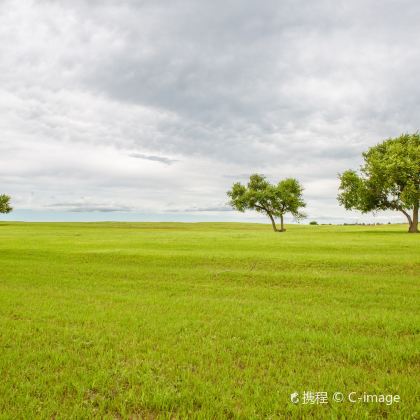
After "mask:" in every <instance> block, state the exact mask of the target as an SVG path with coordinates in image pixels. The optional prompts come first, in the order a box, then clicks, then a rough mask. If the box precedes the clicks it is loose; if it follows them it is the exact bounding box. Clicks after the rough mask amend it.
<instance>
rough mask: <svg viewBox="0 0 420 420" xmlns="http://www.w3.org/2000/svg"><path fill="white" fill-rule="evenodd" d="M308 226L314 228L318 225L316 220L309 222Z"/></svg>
mask: <svg viewBox="0 0 420 420" xmlns="http://www.w3.org/2000/svg"><path fill="white" fill-rule="evenodd" d="M309 224H310V225H313V226H316V225H317V224H318V222H317V221H316V220H312V221H311V222H309Z"/></svg>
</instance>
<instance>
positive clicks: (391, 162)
mask: <svg viewBox="0 0 420 420" xmlns="http://www.w3.org/2000/svg"><path fill="white" fill-rule="evenodd" d="M363 158H364V164H363V165H362V167H361V171H360V174H358V173H357V172H355V171H353V170H348V171H345V172H344V173H343V174H341V175H340V181H341V183H340V187H339V189H340V193H339V195H338V201H339V203H340V204H341V205H343V206H344V207H345V208H346V209H348V210H351V209H354V210H360V211H361V212H363V213H367V212H371V211H376V210H398V211H401V212H403V213H404V214H406V216H408V213H407V211H409V210H410V211H411V210H412V211H413V219H412V220H413V221H415V220H416V219H417V217H418V216H417V215H418V209H419V201H420V135H419V134H418V133H415V134H403V135H401V136H400V137H398V138H395V139H388V140H385V141H384V142H383V143H380V144H378V145H376V146H374V147H371V148H370V149H369V150H368V151H367V152H365V153H363ZM408 219H409V221H410V220H411V218H410V217H409V216H408ZM416 224H417V223H416Z"/></svg>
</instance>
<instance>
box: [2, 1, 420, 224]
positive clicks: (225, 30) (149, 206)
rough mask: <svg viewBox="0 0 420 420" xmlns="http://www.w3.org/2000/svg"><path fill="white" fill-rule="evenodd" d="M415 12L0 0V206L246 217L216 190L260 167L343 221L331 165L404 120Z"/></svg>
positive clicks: (416, 112)
mask: <svg viewBox="0 0 420 420" xmlns="http://www.w3.org/2000/svg"><path fill="white" fill-rule="evenodd" d="M419 20H420V2H418V1H417V0H378V1H374V0H353V1H347V0H346V1H339V0H331V1H327V0H264V1H261V0H211V1H210V0H207V1H205V0H125V1H124V0H71V1H64V0H63V1H60V0H38V1H35V0H19V1H16V0H10V1H8V0H0V193H8V194H10V195H12V197H13V204H14V207H15V209H16V212H15V213H14V214H12V215H11V216H10V218H15V219H22V218H23V219H28V220H31V219H32V220H38V219H39V220H41V219H43V220H45V219H48V218H50V219H51V220H54V219H57V218H62V219H66V218H67V219H68V220H77V219H79V220H94V219H98V220H101V219H120V220H124V219H127V220H134V219H141V218H144V219H145V220H147V219H148V218H153V217H155V218H158V219H162V220H171V219H173V220H211V219H214V220H256V219H254V217H255V215H253V214H249V215H237V214H236V213H234V212H231V211H227V208H226V201H227V199H226V195H225V192H226V190H227V189H229V187H230V185H231V184H232V183H233V182H234V181H237V180H239V181H245V180H246V178H247V177H248V176H249V175H250V174H251V173H254V172H259V173H263V174H266V175H267V176H268V177H269V178H270V180H272V181H276V180H279V179H281V178H284V177H296V178H298V179H299V180H300V181H301V182H302V183H303V185H304V187H305V197H306V200H307V202H308V208H307V213H308V215H309V220H310V219H318V220H324V221H327V220H329V221H334V220H337V221H338V220H349V221H350V220H354V219H353V218H358V217H359V216H358V214H357V213H348V212H345V211H344V210H343V209H341V208H340V207H339V206H338V204H337V201H336V195H337V185H338V181H337V173H339V172H342V171H343V170H345V169H347V168H351V167H354V168H357V167H358V166H359V165H360V163H361V156H360V154H361V152H362V151H363V150H365V149H366V148H367V147H368V146H370V145H373V144H375V143H377V142H379V141H380V140H382V139H385V138H387V137H392V136H396V135H398V134H400V133H402V132H411V131H416V130H417V129H419V128H420V120H419V118H420V117H419V116H420V83H419V74H420V25H419ZM395 216H396V218H397V219H398V220H399V219H400V216H399V215H395ZM2 217H4V216H2ZM384 217H385V218H386V220H388V219H389V217H390V216H388V215H385V216H384ZM397 219H395V220H397ZM390 220H392V219H390ZM401 220H403V218H401Z"/></svg>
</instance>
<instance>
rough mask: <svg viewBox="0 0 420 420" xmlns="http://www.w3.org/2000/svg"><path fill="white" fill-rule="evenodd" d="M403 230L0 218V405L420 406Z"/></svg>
mask: <svg viewBox="0 0 420 420" xmlns="http://www.w3.org/2000/svg"><path fill="white" fill-rule="evenodd" d="M406 230H407V227H406V226H402V225H392V226H388V225H387V226H298V225H291V226H288V229H287V232H286V233H274V232H272V230H271V227H270V226H269V225H260V224H240V223H197V224H182V223H11V222H0V373H1V381H0V418H5V419H6V418H10V419H12V418H13V419H18V418H25V419H30V418H34V417H42V418H92V417H97V418H103V417H108V418H185V417H193V418H206V419H207V418H244V419H245V418H278V417H282V418H284V417H287V418H291V417H292V418H293V417H294V418H301V417H303V416H305V417H314V418H325V417H342V416H343V417H344V416H345V417H347V418H365V417H368V416H373V417H377V416H389V417H391V418H419V416H420V406H419V401H418V398H419V372H420V338H419V335H420V310H419V308H420V293H419V291H420V252H419V251H420V235H413V234H407V233H406ZM295 391H296V392H298V393H299V398H300V401H299V403H297V404H293V403H292V402H291V401H290V394H291V393H293V392H295ZM304 391H312V392H327V393H328V403H326V404H303V399H302V396H303V392H304ZM335 392H342V393H343V394H344V395H345V396H347V394H348V393H349V392H357V395H362V394H363V392H366V393H369V394H399V395H400V397H401V401H400V402H399V403H395V404H392V405H386V404H385V403H382V404H381V403H372V402H371V403H363V402H360V401H359V402H356V403H351V402H349V401H347V400H345V401H343V402H341V403H340V402H335V401H333V399H332V396H333V394H334V393H335Z"/></svg>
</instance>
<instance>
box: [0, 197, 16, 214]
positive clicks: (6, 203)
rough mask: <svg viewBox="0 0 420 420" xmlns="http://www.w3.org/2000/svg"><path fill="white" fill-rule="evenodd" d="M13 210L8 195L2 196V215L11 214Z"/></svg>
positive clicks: (0, 208)
mask: <svg viewBox="0 0 420 420" xmlns="http://www.w3.org/2000/svg"><path fill="white" fill-rule="evenodd" d="M12 210H13V208H12V207H11V206H10V197H9V196H8V195H6V194H0V213H10V212H11V211H12Z"/></svg>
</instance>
